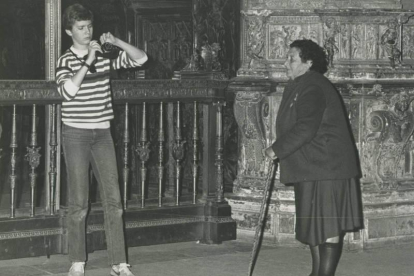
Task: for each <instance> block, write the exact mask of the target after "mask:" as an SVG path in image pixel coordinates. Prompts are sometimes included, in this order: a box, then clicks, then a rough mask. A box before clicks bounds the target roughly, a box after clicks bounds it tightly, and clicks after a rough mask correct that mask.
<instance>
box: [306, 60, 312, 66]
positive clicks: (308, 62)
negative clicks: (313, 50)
mask: <svg viewBox="0 0 414 276" xmlns="http://www.w3.org/2000/svg"><path fill="white" fill-rule="evenodd" d="M306 63H307V64H308V65H309V68H311V67H312V64H313V61H312V60H307V61H306Z"/></svg>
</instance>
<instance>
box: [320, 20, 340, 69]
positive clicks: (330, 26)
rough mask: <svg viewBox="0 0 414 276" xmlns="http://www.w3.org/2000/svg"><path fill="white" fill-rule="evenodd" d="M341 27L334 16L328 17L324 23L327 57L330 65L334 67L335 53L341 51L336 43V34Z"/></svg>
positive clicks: (324, 44) (324, 45)
mask: <svg viewBox="0 0 414 276" xmlns="http://www.w3.org/2000/svg"><path fill="white" fill-rule="evenodd" d="M339 31H340V30H339V28H338V26H337V22H336V21H335V19H334V18H331V17H330V18H328V19H326V21H325V24H324V33H325V40H324V43H323V47H324V48H325V51H326V54H327V59H328V66H330V67H334V65H333V60H334V56H335V53H337V52H338V51H339V48H338V46H337V45H336V38H335V37H336V35H337V34H338V33H339Z"/></svg>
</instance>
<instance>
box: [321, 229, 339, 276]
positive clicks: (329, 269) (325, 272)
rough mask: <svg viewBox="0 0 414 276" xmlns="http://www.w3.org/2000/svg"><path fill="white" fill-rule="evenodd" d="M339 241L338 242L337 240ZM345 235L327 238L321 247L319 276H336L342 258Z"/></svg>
mask: <svg viewBox="0 0 414 276" xmlns="http://www.w3.org/2000/svg"><path fill="white" fill-rule="evenodd" d="M335 241H337V242H335ZM342 241H343V236H341V237H339V236H338V237H335V238H330V239H327V241H326V242H325V243H323V244H320V245H319V246H318V247H319V257H320V264H319V274H318V276H334V275H335V271H336V268H337V266H338V263H339V259H340V258H341V253H342V246H343V242H342Z"/></svg>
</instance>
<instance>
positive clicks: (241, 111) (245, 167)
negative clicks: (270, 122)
mask: <svg viewBox="0 0 414 276" xmlns="http://www.w3.org/2000/svg"><path fill="white" fill-rule="evenodd" d="M234 114H235V119H236V122H237V124H238V126H239V130H240V133H241V136H242V142H241V146H242V149H241V152H240V155H241V156H239V162H240V161H241V162H242V164H239V171H238V175H239V176H243V175H244V176H250V177H252V176H263V175H264V171H265V167H264V166H265V164H264V163H265V162H264V157H263V155H262V149H263V148H265V146H266V144H265V141H266V131H265V126H264V123H263V122H264V121H263V118H265V117H267V116H268V115H269V106H268V103H267V98H265V97H264V96H263V95H262V94H261V93H260V92H253V93H251V92H243V91H241V92H238V93H237V95H236V101H235V103H234Z"/></svg>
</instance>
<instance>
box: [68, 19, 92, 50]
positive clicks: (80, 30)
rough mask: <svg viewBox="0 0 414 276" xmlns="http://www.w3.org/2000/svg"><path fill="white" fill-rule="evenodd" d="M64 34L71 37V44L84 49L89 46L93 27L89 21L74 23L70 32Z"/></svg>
mask: <svg viewBox="0 0 414 276" xmlns="http://www.w3.org/2000/svg"><path fill="white" fill-rule="evenodd" d="M66 33H67V34H68V35H69V36H71V37H72V40H73V44H74V46H75V48H76V47H79V48H85V46H86V47H87V46H88V45H89V43H90V42H91V40H92V35H93V25H92V21H91V20H82V21H75V24H73V26H72V29H71V30H66Z"/></svg>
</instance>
